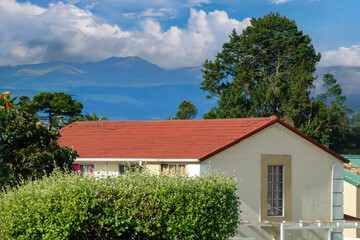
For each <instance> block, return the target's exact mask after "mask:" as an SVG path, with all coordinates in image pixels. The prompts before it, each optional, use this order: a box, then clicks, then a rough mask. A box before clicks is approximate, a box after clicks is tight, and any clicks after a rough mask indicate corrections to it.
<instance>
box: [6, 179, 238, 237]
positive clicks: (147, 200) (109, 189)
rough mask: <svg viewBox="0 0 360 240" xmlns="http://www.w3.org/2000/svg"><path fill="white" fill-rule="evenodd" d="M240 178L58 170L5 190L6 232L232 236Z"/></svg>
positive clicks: (30, 234)
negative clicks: (99, 174) (86, 173)
mask: <svg viewBox="0 0 360 240" xmlns="http://www.w3.org/2000/svg"><path fill="white" fill-rule="evenodd" d="M236 187H237V184H236V181H235V180H234V179H232V178H227V177H225V176H223V175H221V174H218V173H214V174H209V175H208V176H204V177H197V178H190V177H181V176H178V177H170V176H166V175H149V174H146V173H143V174H140V173H132V174H130V173H129V174H125V175H121V176H118V177H107V178H97V179H96V178H93V177H90V176H82V175H78V174H74V173H71V174H62V173H59V172H57V173H54V174H53V175H52V176H50V177H44V178H43V179H42V180H36V181H27V182H23V183H22V184H20V185H19V186H18V187H16V188H12V189H11V188H10V187H8V188H7V189H5V190H4V192H3V193H2V194H1V195H0V238H1V239H227V238H228V237H229V236H231V235H233V234H234V233H235V229H236V227H237V224H238V219H239V212H238V205H239V199H238V197H237V196H236V194H235V191H236Z"/></svg>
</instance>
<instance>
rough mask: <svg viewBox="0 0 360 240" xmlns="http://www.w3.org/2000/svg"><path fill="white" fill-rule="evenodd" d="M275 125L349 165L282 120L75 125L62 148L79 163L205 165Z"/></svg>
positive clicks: (64, 132) (63, 132)
mask: <svg viewBox="0 0 360 240" xmlns="http://www.w3.org/2000/svg"><path fill="white" fill-rule="evenodd" d="M274 123H280V124H282V125H283V126H285V127H286V128H288V129H290V130H291V131H293V132H295V133H296V134H298V135H300V136H301V137H304V138H305V139H307V140H308V141H310V142H312V143H314V144H316V145H317V146H318V147H320V148H322V149H324V150H325V151H327V152H329V153H330V154H332V155H334V156H335V157H337V158H339V159H340V160H342V161H344V160H345V162H347V160H346V159H344V158H343V157H341V156H340V155H338V154H336V153H334V152H332V151H331V150H330V149H328V148H326V147H324V146H323V145H321V144H319V143H317V142H315V141H314V140H312V139H310V138H308V137H306V136H305V135H304V134H302V133H300V132H299V131H297V130H296V129H294V128H292V127H291V126H289V125H287V124H286V123H284V122H282V121H281V120H280V119H279V118H277V117H268V118H242V119H203V120H150V121H102V122H76V123H73V124H70V125H68V126H66V127H64V128H62V129H61V130H60V133H61V138H60V140H59V143H60V145H62V146H73V148H74V149H75V150H76V151H78V153H79V155H80V156H79V158H150V159H154V158H155V159H157V158H158V159H200V160H204V159H207V158H209V157H210V156H213V155H215V154H217V153H218V152H221V151H222V150H224V149H226V148H228V147H230V146H232V145H234V144H236V143H238V142H240V141H241V140H243V139H245V138H247V137H249V136H251V135H253V134H255V133H257V132H259V131H261V130H262V129H264V128H266V127H268V126H270V125H272V124H274Z"/></svg>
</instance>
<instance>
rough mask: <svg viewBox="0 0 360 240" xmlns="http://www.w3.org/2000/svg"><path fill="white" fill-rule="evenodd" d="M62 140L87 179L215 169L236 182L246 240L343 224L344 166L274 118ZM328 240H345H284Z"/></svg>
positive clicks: (143, 124)
mask: <svg viewBox="0 0 360 240" xmlns="http://www.w3.org/2000/svg"><path fill="white" fill-rule="evenodd" d="M60 132H61V135H62V136H61V138H60V140H59V143H60V144H61V145H64V146H73V148H74V149H75V150H77V151H78V153H79V157H78V158H77V159H76V161H75V164H76V165H75V166H76V167H77V168H78V169H79V170H81V171H84V172H90V173H91V172H92V173H93V174H108V173H112V174H119V173H122V172H124V171H125V170H126V168H127V167H129V165H132V167H139V168H140V167H141V168H144V169H146V170H147V171H150V172H152V173H155V174H158V173H161V172H163V173H168V174H188V175H190V176H198V175H201V174H203V173H204V172H207V171H211V170H212V169H220V170H222V171H224V172H227V173H228V174H229V175H231V176H234V177H236V178H237V179H238V180H239V182H240V188H239V190H238V194H239V196H240V199H241V206H240V210H241V224H240V227H239V236H238V237H240V238H243V239H261V240H266V239H279V238H280V226H281V225H280V223H284V221H285V224H295V223H296V224H298V223H299V221H302V222H301V224H309V225H311V224H313V223H314V222H316V221H321V222H324V223H327V224H333V223H334V222H335V221H342V220H343V207H342V203H343V198H342V196H343V195H342V192H343V168H342V164H343V163H348V162H349V161H348V160H347V159H346V158H344V157H342V156H340V155H338V154H336V153H335V152H333V151H331V150H330V149H328V148H326V147H325V146H323V145H321V144H319V143H317V142H316V141H314V140H312V139H311V138H309V137H307V136H305V135H304V134H302V133H301V132H299V131H298V130H296V129H295V128H293V127H291V126H289V125H287V124H286V123H284V122H283V121H281V120H280V119H279V118H277V117H268V118H244V119H213V120H159V121H158V120H153V121H114V122H111V121H109V122H108V121H106V122H77V123H73V124H71V125H69V126H66V127H65V128H63V129H61V130H60ZM282 225H283V224H282ZM328 234H329V235H328ZM330 234H332V237H333V239H342V232H341V231H333V232H332V233H331V232H330V231H329V232H327V231H325V230H320V229H315V230H310V231H301V230H300V231H299V230H287V231H286V234H285V237H286V239H306V240H310V239H327V236H330ZM283 235H284V234H283ZM282 237H283V238H282V239H284V236H282Z"/></svg>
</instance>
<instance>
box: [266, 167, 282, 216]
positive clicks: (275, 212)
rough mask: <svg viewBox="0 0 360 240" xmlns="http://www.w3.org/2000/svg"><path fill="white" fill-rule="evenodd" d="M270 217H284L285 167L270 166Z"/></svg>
mask: <svg viewBox="0 0 360 240" xmlns="http://www.w3.org/2000/svg"><path fill="white" fill-rule="evenodd" d="M267 199H268V216H283V215H284V214H283V212H284V211H283V209H284V167H283V166H281V165H275V166H274V165H269V166H268V197H267Z"/></svg>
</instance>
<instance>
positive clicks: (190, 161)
mask: <svg viewBox="0 0 360 240" xmlns="http://www.w3.org/2000/svg"><path fill="white" fill-rule="evenodd" d="M139 161H141V162H186V163H200V160H199V159H196V158H174V159H172V158H76V160H75V163H81V162H139Z"/></svg>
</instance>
